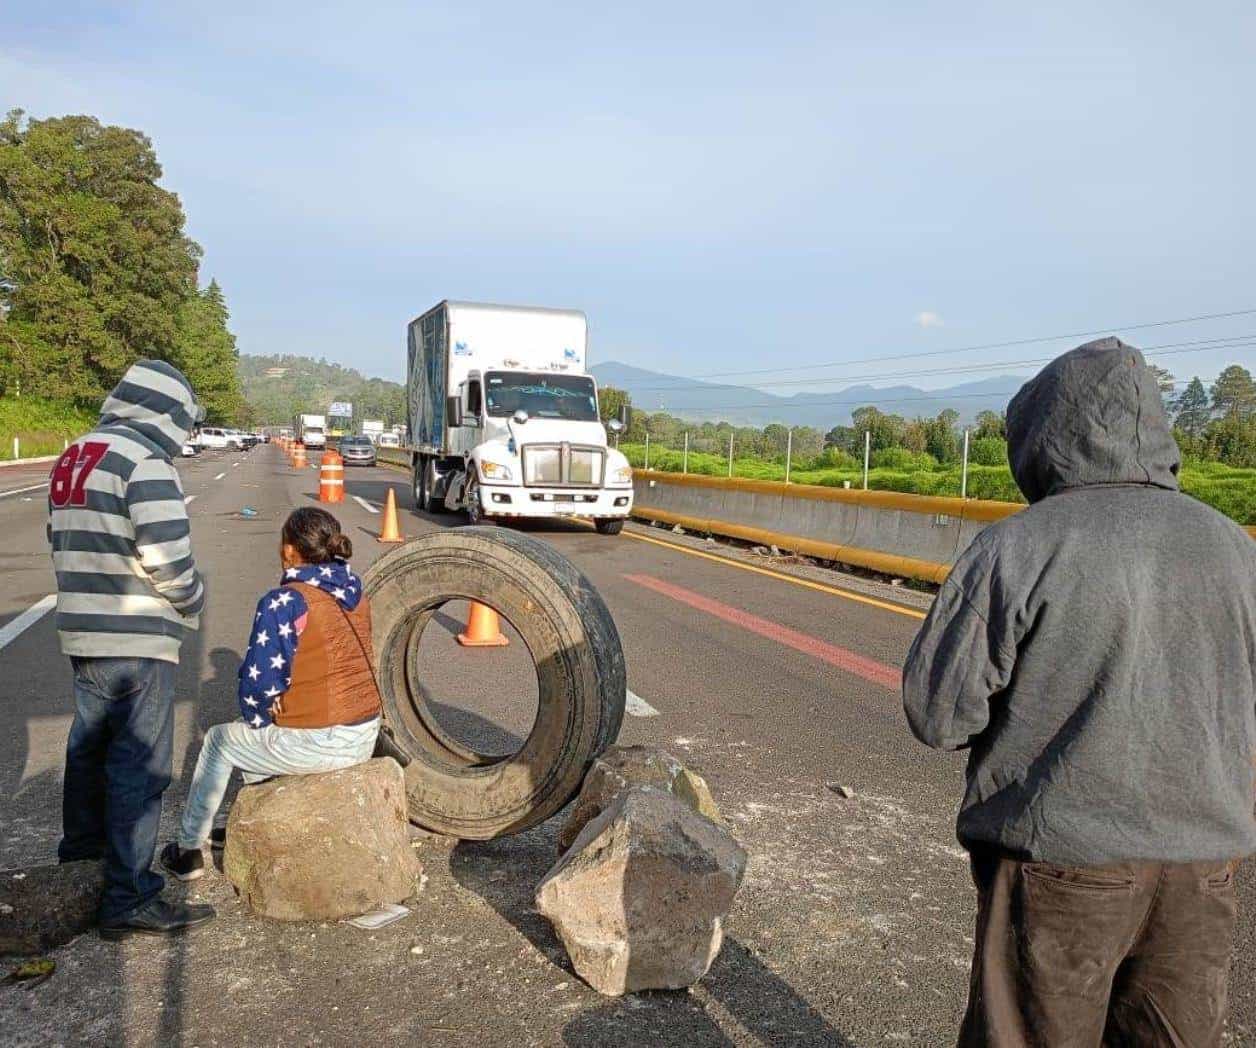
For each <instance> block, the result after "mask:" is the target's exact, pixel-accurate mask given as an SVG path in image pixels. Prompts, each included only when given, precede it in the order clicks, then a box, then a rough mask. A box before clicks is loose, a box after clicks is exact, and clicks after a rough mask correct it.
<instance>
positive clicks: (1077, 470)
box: [1007, 338, 1181, 502]
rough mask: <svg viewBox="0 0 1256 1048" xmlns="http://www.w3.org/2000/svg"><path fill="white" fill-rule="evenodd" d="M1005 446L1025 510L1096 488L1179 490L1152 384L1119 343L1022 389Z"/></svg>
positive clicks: (1067, 362) (1088, 349) (1104, 343)
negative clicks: (1143, 486)
mask: <svg viewBox="0 0 1256 1048" xmlns="http://www.w3.org/2000/svg"><path fill="white" fill-rule="evenodd" d="M1007 445H1008V447H1007V453H1008V459H1009V460H1010V461H1011V464H1012V475H1013V476H1014V477H1015V478H1016V483H1017V485H1018V486H1019V487H1020V489H1021V491H1022V492H1023V493H1024V495H1025V498H1027V499H1028V500H1029V501H1030V502H1038V501H1040V500H1041V499H1044V498H1046V497H1047V496H1048V495H1054V494H1056V493H1057V492H1060V491H1065V490H1067V489H1069V488H1080V487H1087V486H1090V485H1097V484H1148V485H1153V486H1155V487H1159V488H1167V489H1169V490H1171V491H1176V490H1177V487H1178V482H1177V473H1178V467H1179V465H1180V464H1181V457H1180V455H1179V453H1178V447H1177V444H1176V442H1175V441H1174V439H1173V433H1172V431H1171V430H1170V429H1169V423H1168V420H1167V419H1166V418H1165V414H1164V405H1163V404H1162V403H1161V400H1160V389H1159V386H1158V385H1157V383H1156V377H1155V375H1154V374H1152V372H1151V369H1150V368H1148V367H1147V362H1146V361H1145V360H1144V359H1143V355H1142V354H1141V353H1140V352H1139V351H1138V350H1136V349H1135V348H1134V347H1133V346H1127V345H1126V344H1125V343H1124V342H1122V341H1121V340H1120V339H1119V338H1101V339H1099V340H1097V341H1095V342H1088V343H1086V344H1085V345H1084V346H1078V347H1077V348H1076V349H1074V350H1070V351H1069V352H1068V353H1065V354H1064V355H1063V356H1060V357H1057V358H1056V359H1055V360H1053V361H1052V362H1051V363H1050V364H1048V365H1047V366H1046V367H1045V368H1043V369H1042V371H1041V372H1039V373H1038V375H1037V376H1035V377H1034V378H1032V379H1030V380H1029V381H1028V382H1026V383H1025V385H1024V386H1022V387H1021V389H1020V392H1019V393H1017V394H1016V396H1015V397H1013V398H1012V402H1011V403H1010V404H1009V405H1008V408H1007Z"/></svg>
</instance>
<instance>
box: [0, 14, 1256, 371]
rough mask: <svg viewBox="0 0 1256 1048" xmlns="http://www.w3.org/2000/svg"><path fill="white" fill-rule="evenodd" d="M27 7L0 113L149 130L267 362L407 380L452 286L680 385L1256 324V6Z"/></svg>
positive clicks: (1214, 361) (1044, 352) (1252, 355)
mask: <svg viewBox="0 0 1256 1048" xmlns="http://www.w3.org/2000/svg"><path fill="white" fill-rule="evenodd" d="M41 7H42V8H43V9H42V10H41V9H40V8H41ZM3 8H4V10H3V15H2V21H3V24H4V30H3V37H2V39H0V104H4V105H6V107H7V106H10V105H12V106H20V107H22V108H24V109H26V110H27V111H28V112H29V113H30V114H32V115H34V116H48V115H55V114H61V113H66V112H89V113H92V114H95V115H97V116H99V117H100V118H101V119H103V120H105V121H107V122H110V123H119V124H124V125H127V126H133V127H138V128H141V129H143V130H145V131H146V132H147V133H148V134H150V135H151V136H152V138H153V140H154V142H155V144H156V147H157V150H158V155H159V157H160V159H161V161H162V163H163V165H164V167H165V172H166V176H165V184H166V185H167V186H168V187H170V188H172V189H174V190H175V191H176V192H178V193H179V194H180V196H181V197H182V199H183V201H184V206H185V208H186V210H187V213H188V218H189V231H190V232H191V234H192V235H193V236H194V237H195V238H196V239H197V240H198V241H199V242H200V243H201V245H202V246H203V247H204V249H205V259H204V264H203V269H202V272H203V275H204V276H205V278H206V279H207V278H208V277H209V276H214V277H216V278H217V279H218V280H219V282H220V283H221V284H222V285H223V288H224V290H225V292H226V294H227V297H228V302H229V304H230V306H231V308H232V312H233V327H234V329H235V331H236V333H237V335H238V338H239V344H240V348H241V350H242V351H244V352H247V353H268V352H295V353H305V354H310V355H314V356H326V357H328V358H329V359H333V360H337V361H341V362H345V363H348V364H352V365H353V366H356V367H358V368H360V369H361V370H363V371H365V372H367V373H368V374H377V375H382V376H385V377H390V378H402V377H403V376H404V372H405V362H404V329H405V324H406V322H407V320H409V319H410V318H411V317H412V316H414V315H416V314H417V313H419V312H421V311H422V310H424V309H425V308H427V307H428V306H430V305H431V304H433V303H435V302H436V301H438V300H439V299H441V298H444V297H455V298H467V299H483V300H488V301H504V302H519V303H530V304H542V305H555V306H574V307H578V308H582V309H584V310H586V312H587V313H588V314H589V319H590V325H591V330H592V339H593V345H592V352H591V357H592V359H593V360H594V361H595V362H596V361H598V360H608V359H616V360H621V361H624V362H626V363H631V364H635V365H638V366H641V367H647V368H654V369H657V370H661V371H667V372H671V373H674V374H685V375H704V374H710V373H713V372H724V371H741V370H749V369H763V368H772V367H782V368H784V367H798V366H800V365H804V364H810V363H819V362H825V363H827V362H832V361H849V360H857V359H860V358H866V357H871V356H878V355H882V354H898V353H913V352H932V351H936V350H945V349H948V348H950V347H960V346H967V345H971V344H974V343H986V342H994V341H1001V340H1004V339H1016V338H1025V337H1032V336H1037V335H1045V334H1052V333H1056V332H1068V331H1080V330H1089V329H1092V328H1105V327H1108V326H1111V325H1120V324H1132V323H1137V322H1140V321H1154V320H1160V319H1167V318H1174V317H1181V316H1190V315H1196V314H1201V313H1212V312H1222V311H1229V310H1238V309H1244V308H1256V255H1254V254H1253V251H1252V244H1253V234H1254V233H1256V202H1254V189H1256V137H1254V136H1253V135H1252V133H1251V113H1250V106H1251V102H1252V99H1253V98H1256V63H1253V62H1252V61H1251V55H1252V53H1253V47H1254V45H1256V5H1252V4H1251V3H1247V2H1243V0H1235V2H1209V0H1204V2H1201V3H1196V4H1193V5H1190V7H1189V8H1184V7H1182V5H1180V4H1177V3H1169V2H1161V0H1143V2H1129V3H1124V2H1109V3H1105V4H1094V3H1089V2H1085V3H1082V2H1073V0H1063V2H1060V3H1056V4H1052V5H1033V6H1032V8H1031V6H1030V5H1025V4H1006V3H993V2H992V3H967V4H964V3H959V4H957V3H941V2H937V3H911V2H904V3H898V4H834V3H788V2H786V3H778V4H775V5H771V6H766V5H763V4H750V3H740V2H729V0H724V2H721V3H718V4H714V3H711V4H708V3H690V4H686V3H675V2H673V3H668V4H656V3H651V2H641V3H636V4H632V5H622V6H619V7H611V6H609V5H599V4H587V3H586V4H574V3H573V4H562V3H532V4H476V3H470V2H464V3H458V4H420V3H401V4H373V3H370V2H362V3H359V4H356V5H334V6H325V7H322V6H319V5H318V4H316V3H309V4H306V3H292V4H288V3H276V4H268V3H262V2H258V3H252V4H248V5H243V4H236V3H231V2H219V3H215V4H212V5H203V4H195V5H193V4H189V3H182V2H170V3H155V4H115V5H101V4H77V3H72V2H65V0H62V2H60V3H58V4H56V5H34V4H23V5H19V4H16V3H13V2H12V0H6V2H5V3H4V4H3ZM54 8H55V9H54ZM1247 332H1256V314H1252V315H1250V316H1247V317H1239V318H1233V319H1231V320H1228V321H1216V322H1210V323H1197V324H1193V325H1184V326H1182V327H1170V328H1164V329H1159V330H1152V331H1149V332H1146V333H1138V332H1131V333H1130V335H1129V338H1130V340H1131V341H1133V342H1135V343H1136V344H1141V345H1146V346H1154V345H1163V344H1166V343H1176V342H1181V341H1184V340H1189V339H1202V338H1212V337H1219V336H1226V335H1241V334H1244V333H1247ZM1067 345H1068V343H1066V342H1060V343H1048V344H1044V345H1041V346H1028V347H1017V348H1015V349H1001V350H989V351H985V352H981V353H964V354H957V355H956V356H955V357H954V358H948V357H942V358H940V359H939V358H924V359H921V360H903V361H896V362H893V363H886V364H879V365H869V364H852V365H850V366H848V367H846V368H834V369H829V370H827V371H824V372H818V373H816V374H815V375H814V376H810V375H808V376H806V377H808V378H811V377H814V379H815V385H814V386H810V387H808V388H811V389H822V388H828V387H829V386H834V385H835V386H840V385H843V384H846V380H850V379H854V378H858V377H861V376H864V375H870V374H876V375H878V376H880V375H885V374H886V373H888V372H895V373H898V374H901V375H902V377H903V380H904V381H909V382H912V383H914V384H917V385H922V386H940V385H949V384H952V383H953V382H954V381H956V379H955V377H953V376H916V375H914V373H913V372H914V371H916V370H922V369H925V368H934V367H938V366H944V365H945V364H947V363H948V362H951V361H952V360H953V362H954V363H955V364H970V363H974V364H975V363H991V364H994V363H999V362H1002V361H1011V360H1018V359H1023V358H1030V357H1039V356H1049V355H1050V354H1051V353H1052V352H1053V351H1056V350H1058V349H1063V348H1067ZM1254 359H1256V350H1254V349H1252V348H1239V349H1233V350H1229V351H1225V352H1206V353H1190V354H1185V355H1180V356H1177V357H1165V358H1164V359H1163V360H1162V361H1161V362H1162V363H1164V364H1166V365H1168V366H1170V367H1171V369H1172V370H1173V371H1174V372H1175V373H1177V374H1179V375H1184V376H1187V377H1189V375H1191V374H1194V373H1196V372H1198V373H1200V374H1202V375H1203V376H1204V377H1205V379H1208V378H1210V377H1211V376H1213V375H1215V373H1216V372H1217V371H1218V370H1219V369H1220V367H1221V366H1223V365H1224V364H1227V363H1231V362H1235V361H1237V362H1240V363H1244V364H1247V365H1248V366H1251V365H1252V362H1253V360H1254ZM1004 370H1009V371H1010V370H1021V369H1013V368H1007V369H1004ZM782 377H784V378H788V379H790V380H796V379H798V378H799V377H800V375H799V373H797V372H792V373H789V374H788V375H785V376H782ZM826 379H827V381H826ZM891 381H893V380H891V379H888V378H886V379H881V380H879V381H878V383H877V384H890V382H891ZM758 382H759V384H760V385H764V386H770V376H769V377H761V378H759V379H758ZM789 388H798V387H796V386H794V387H789Z"/></svg>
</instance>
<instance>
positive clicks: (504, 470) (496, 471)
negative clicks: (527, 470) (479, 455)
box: [480, 462, 514, 480]
mask: <svg viewBox="0 0 1256 1048" xmlns="http://www.w3.org/2000/svg"><path fill="white" fill-rule="evenodd" d="M480 476H481V477H483V478H484V479H485V480H514V474H513V473H511V471H510V467H509V466H503V465H502V464H501V463H500V462H481V463H480Z"/></svg>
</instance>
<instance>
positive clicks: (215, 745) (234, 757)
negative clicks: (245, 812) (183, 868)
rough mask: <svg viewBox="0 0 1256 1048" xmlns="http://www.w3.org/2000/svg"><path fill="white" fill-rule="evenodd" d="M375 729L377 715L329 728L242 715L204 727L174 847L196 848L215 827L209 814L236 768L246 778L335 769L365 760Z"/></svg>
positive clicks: (376, 731) (305, 773) (375, 733)
mask: <svg viewBox="0 0 1256 1048" xmlns="http://www.w3.org/2000/svg"><path fill="white" fill-rule="evenodd" d="M378 734H379V718H378V717H374V718H372V719H371V720H369V721H366V722H365V723H364V724H336V725H333V726H332V727H330V728H281V727H279V726H278V725H275V724H268V725H267V726H266V727H264V728H250V727H249V726H248V725H247V724H245V723H244V722H243V721H233V722H232V723H230V724H215V725H214V726H213V727H212V728H210V729H209V731H207V732H206V733H205V741H204V742H203V743H202V744H201V755H200V756H199V757H198V758H197V759H196V771H195V772H194V773H193V775H192V786H191V788H190V789H189V790H188V800H187V804H186V805H185V806H184V808H183V820H182V822H181V823H180V824H179V847H180V848H184V849H187V850H191V849H192V848H199V847H200V846H201V845H203V844H204V843H205V841H206V840H207V839H208V838H209V832H210V830H212V829H213V827H214V814H215V813H216V812H217V811H218V806H219V805H220V804H221V803H222V799H223V797H224V796H226V793H227V783H228V782H230V781H231V773H232V772H233V771H234V770H235V769H236V768H239V769H240V771H241V772H242V773H243V778H244V781H245V782H246V783H250V782H258V781H259V780H261V779H269V778H270V777H271V776H274V775H309V774H311V773H313V772H320V771H337V770H339V769H340V768H349V767H352V766H353V765H354V764H361V763H362V762H363V761H365V760H369V759H370V756H371V754H372V753H373V752H374V750H375V737H376V736H377V735H378Z"/></svg>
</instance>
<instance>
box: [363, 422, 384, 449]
mask: <svg viewBox="0 0 1256 1048" xmlns="http://www.w3.org/2000/svg"><path fill="white" fill-rule="evenodd" d="M383 432H384V420H383V419H382V418H366V419H363V420H362V436H364V437H366V439H367V440H369V441H370V442H371V443H372V444H378V443H379V438H380V436H381V434H382V433H383Z"/></svg>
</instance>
